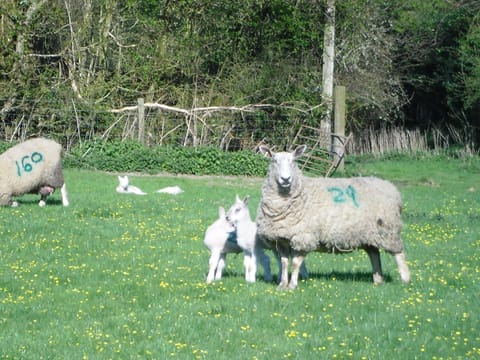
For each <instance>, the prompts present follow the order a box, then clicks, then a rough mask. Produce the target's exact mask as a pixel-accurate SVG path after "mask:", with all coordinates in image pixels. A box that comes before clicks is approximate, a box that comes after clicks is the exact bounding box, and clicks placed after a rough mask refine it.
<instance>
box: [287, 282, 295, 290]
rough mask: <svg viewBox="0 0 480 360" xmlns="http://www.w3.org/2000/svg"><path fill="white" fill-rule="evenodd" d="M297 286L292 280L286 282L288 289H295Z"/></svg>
mask: <svg viewBox="0 0 480 360" xmlns="http://www.w3.org/2000/svg"><path fill="white" fill-rule="evenodd" d="M296 288H297V284H294V283H292V282H290V284H288V289H289V290H295V289H296Z"/></svg>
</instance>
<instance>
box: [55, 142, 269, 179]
mask: <svg viewBox="0 0 480 360" xmlns="http://www.w3.org/2000/svg"><path fill="white" fill-rule="evenodd" d="M64 164H65V167H76V168H87V169H98V170H104V171H116V172H146V173H158V172H168V173H173V174H194V175H248V176H264V175H265V174H266V171H267V160H266V159H265V158H263V157H262V156H261V155H259V154H256V153H254V152H252V151H246V150H243V151H237V152H225V151H222V150H220V149H218V148H212V147H198V148H192V147H172V146H156V147H147V146H145V145H142V144H140V143H138V142H136V141H123V142H120V141H113V142H108V143H107V142H103V141H89V142H84V143H82V144H80V145H78V146H76V147H74V148H73V149H71V150H70V151H69V153H68V154H66V156H65V161H64Z"/></svg>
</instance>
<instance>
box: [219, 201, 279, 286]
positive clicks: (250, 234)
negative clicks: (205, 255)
mask: <svg viewBox="0 0 480 360" xmlns="http://www.w3.org/2000/svg"><path fill="white" fill-rule="evenodd" d="M226 219H227V221H231V222H232V223H233V224H234V225H235V234H236V240H237V244H238V245H239V246H240V248H242V250H243V253H244V261H243V264H244V267H245V280H246V281H247V282H255V280H256V273H257V261H258V262H259V263H260V264H261V265H262V267H263V271H264V274H263V275H264V279H265V281H267V282H270V281H272V274H271V272H270V258H269V257H268V256H267V254H265V250H264V248H263V246H262V244H259V243H258V242H257V239H256V233H257V225H256V223H255V222H254V221H252V219H251V217H250V210H249V209H248V196H246V197H244V199H243V200H240V198H239V197H238V195H237V196H236V198H235V203H234V204H233V205H232V207H231V208H230V209H229V210H228V212H227V216H226Z"/></svg>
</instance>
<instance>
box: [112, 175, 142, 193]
mask: <svg viewBox="0 0 480 360" xmlns="http://www.w3.org/2000/svg"><path fill="white" fill-rule="evenodd" d="M118 182H119V184H118V186H117V188H116V191H117V192H118V193H120V194H134V195H147V193H144V192H143V191H142V190H140V189H139V188H138V187H136V186H134V185H130V183H129V180H128V176H127V175H125V176H118Z"/></svg>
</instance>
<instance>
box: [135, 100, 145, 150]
mask: <svg viewBox="0 0 480 360" xmlns="http://www.w3.org/2000/svg"><path fill="white" fill-rule="evenodd" d="M137 117H138V141H139V142H140V143H141V144H145V101H144V99H143V98H138V99H137Z"/></svg>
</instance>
